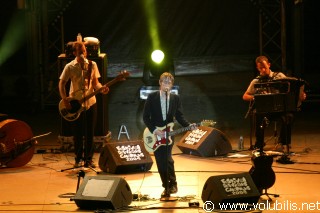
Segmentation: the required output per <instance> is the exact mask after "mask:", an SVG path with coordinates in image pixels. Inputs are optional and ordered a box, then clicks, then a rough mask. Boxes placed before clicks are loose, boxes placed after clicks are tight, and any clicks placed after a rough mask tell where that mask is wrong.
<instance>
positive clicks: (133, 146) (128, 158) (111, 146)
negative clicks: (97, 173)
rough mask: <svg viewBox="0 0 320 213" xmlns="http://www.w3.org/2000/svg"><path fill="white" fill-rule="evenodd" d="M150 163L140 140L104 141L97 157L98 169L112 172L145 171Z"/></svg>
mask: <svg viewBox="0 0 320 213" xmlns="http://www.w3.org/2000/svg"><path fill="white" fill-rule="evenodd" d="M152 164H153V161H152V159H151V157H150V154H149V152H147V151H146V149H145V147H144V144H143V142H142V141H128V142H113V143H106V145H105V146H104V147H103V148H102V151H101V153H100V158H99V167H100V169H101V170H102V171H104V172H109V173H114V174H125V173H134V172H145V171H148V170H150V169H151V167H152Z"/></svg>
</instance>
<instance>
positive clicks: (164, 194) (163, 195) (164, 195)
mask: <svg viewBox="0 0 320 213" xmlns="http://www.w3.org/2000/svg"><path fill="white" fill-rule="evenodd" d="M163 197H170V194H167V190H164V191H163V192H162V193H161V198H163Z"/></svg>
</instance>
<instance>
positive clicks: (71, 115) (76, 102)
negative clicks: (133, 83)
mask: <svg viewBox="0 0 320 213" xmlns="http://www.w3.org/2000/svg"><path fill="white" fill-rule="evenodd" d="M128 76H129V73H128V72H127V71H126V70H124V71H121V72H120V74H119V75H117V77H115V78H114V79H112V80H111V81H109V82H108V83H106V84H105V85H103V86H107V87H110V86H111V85H113V84H115V83H116V82H118V81H124V80H125V79H126V77H128ZM102 88H103V87H101V88H99V89H97V90H95V91H94V92H92V93H91V94H88V95H85V96H84V97H83V94H82V91H76V92H74V94H73V97H74V98H71V99H70V105H71V109H67V108H66V106H65V105H64V102H63V100H61V101H60V103H59V112H60V115H61V116H62V117H63V118H64V119H65V120H67V121H75V120H77V119H78V118H79V116H80V114H81V112H82V111H84V110H85V109H86V108H85V107H83V106H82V104H83V103H84V102H85V101H87V100H89V99H90V98H91V97H93V96H95V95H96V94H98V93H99V92H100V91H101V90H102Z"/></svg>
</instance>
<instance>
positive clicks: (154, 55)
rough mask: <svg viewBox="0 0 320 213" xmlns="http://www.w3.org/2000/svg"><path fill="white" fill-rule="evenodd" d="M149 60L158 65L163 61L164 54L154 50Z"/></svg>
mask: <svg viewBox="0 0 320 213" xmlns="http://www.w3.org/2000/svg"><path fill="white" fill-rule="evenodd" d="M151 59H152V61H154V62H155V63H157V64H160V63H161V62H162V61H163V59H164V53H163V52H162V51H161V50H155V51H153V52H152V53H151Z"/></svg>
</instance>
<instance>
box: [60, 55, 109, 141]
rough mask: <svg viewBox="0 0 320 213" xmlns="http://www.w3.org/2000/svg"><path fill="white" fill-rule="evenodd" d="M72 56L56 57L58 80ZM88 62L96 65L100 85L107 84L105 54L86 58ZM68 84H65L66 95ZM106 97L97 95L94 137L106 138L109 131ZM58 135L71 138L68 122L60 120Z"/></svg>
mask: <svg viewBox="0 0 320 213" xmlns="http://www.w3.org/2000/svg"><path fill="white" fill-rule="evenodd" d="M74 58H75V57H74V56H72V57H71V56H66V54H60V55H59V56H58V78H59V77H60V75H61V73H62V71H63V68H64V67H65V66H66V64H67V63H69V62H70V61H72V60H73V59H74ZM88 59H89V60H92V61H95V62H96V63H97V66H98V69H99V72H100V75H101V78H100V79H99V80H100V82H101V84H105V83H107V54H105V53H100V54H99V56H98V57H91V56H89V57H88ZM69 86H70V82H68V84H67V93H68V92H69V91H68V87H69ZM107 97H108V96H107V95H103V94H97V95H96V98H97V123H96V125H95V126H96V128H95V133H94V134H95V136H106V135H107V134H108V131H109V122H108V104H107ZM60 127H61V128H60V135H61V136H72V132H71V127H70V122H69V121H66V120H65V119H63V118H61V122H60Z"/></svg>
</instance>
